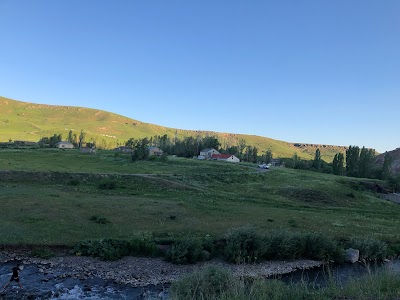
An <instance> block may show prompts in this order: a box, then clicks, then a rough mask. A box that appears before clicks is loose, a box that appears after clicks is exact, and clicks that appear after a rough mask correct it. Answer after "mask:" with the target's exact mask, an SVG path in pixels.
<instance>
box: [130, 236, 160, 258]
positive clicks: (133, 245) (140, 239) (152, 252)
mask: <svg viewBox="0 0 400 300" xmlns="http://www.w3.org/2000/svg"><path fill="white" fill-rule="evenodd" d="M158 254H159V252H158V249H157V247H156V243H155V241H154V237H153V235H152V234H150V233H140V234H137V235H134V236H133V237H132V238H131V239H130V241H129V255H136V256H157V255H158Z"/></svg>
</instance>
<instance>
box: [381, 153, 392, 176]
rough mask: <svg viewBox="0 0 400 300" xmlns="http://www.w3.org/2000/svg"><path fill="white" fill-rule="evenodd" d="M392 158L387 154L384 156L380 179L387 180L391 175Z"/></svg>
mask: <svg viewBox="0 0 400 300" xmlns="http://www.w3.org/2000/svg"><path fill="white" fill-rule="evenodd" d="M392 162H393V160H392V157H391V156H390V154H389V153H386V154H385V160H384V161H383V167H382V179H384V180H388V179H389V177H390V175H391V173H390V166H391V165H392Z"/></svg>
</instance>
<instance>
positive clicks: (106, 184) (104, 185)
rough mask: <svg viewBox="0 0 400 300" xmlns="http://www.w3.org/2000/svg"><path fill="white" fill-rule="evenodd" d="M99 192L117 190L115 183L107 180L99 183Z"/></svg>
mask: <svg viewBox="0 0 400 300" xmlns="http://www.w3.org/2000/svg"><path fill="white" fill-rule="evenodd" d="M98 187H99V189H100V190H115V189H116V188H117V182H116V181H113V180H107V181H103V182H100V183H99V186H98Z"/></svg>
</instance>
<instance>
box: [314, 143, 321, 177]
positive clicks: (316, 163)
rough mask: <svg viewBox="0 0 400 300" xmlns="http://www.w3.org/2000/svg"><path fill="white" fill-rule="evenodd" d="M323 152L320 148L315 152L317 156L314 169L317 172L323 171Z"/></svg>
mask: <svg viewBox="0 0 400 300" xmlns="http://www.w3.org/2000/svg"><path fill="white" fill-rule="evenodd" d="M321 161H322V160H321V151H320V150H319V148H317V150H315V156H314V161H313V167H314V168H315V169H316V170H317V172H320V171H321Z"/></svg>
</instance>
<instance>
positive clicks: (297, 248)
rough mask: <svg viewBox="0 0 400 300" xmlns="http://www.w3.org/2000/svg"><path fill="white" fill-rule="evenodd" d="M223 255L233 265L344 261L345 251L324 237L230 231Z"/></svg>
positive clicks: (276, 232)
mask: <svg viewBox="0 0 400 300" xmlns="http://www.w3.org/2000/svg"><path fill="white" fill-rule="evenodd" d="M225 239H226V246H225V248H224V251H223V254H224V257H225V259H226V260H228V261H231V262H236V263H240V262H251V261H255V260H257V259H267V260H268V259H297V258H310V259H318V260H330V259H334V260H336V261H341V260H342V258H343V250H342V248H341V247H340V246H339V243H338V242H337V241H335V240H333V239H332V238H330V237H327V236H324V235H322V234H316V233H309V234H302V233H292V232H289V231H274V232H272V233H270V234H268V235H260V234H258V233H257V232H256V230H255V228H252V227H242V228H237V229H233V230H231V231H230V232H229V233H228V234H227V235H226V237H225Z"/></svg>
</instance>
